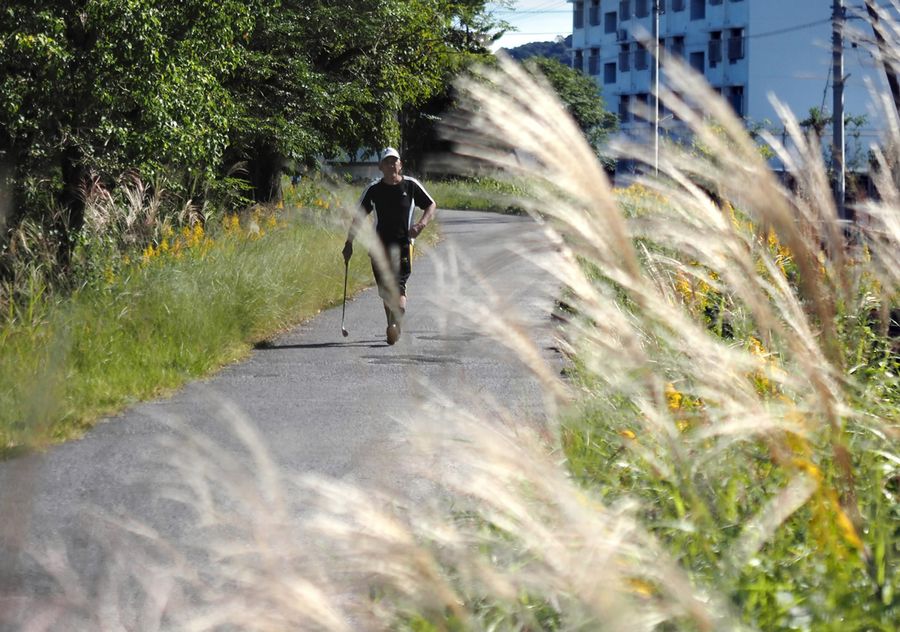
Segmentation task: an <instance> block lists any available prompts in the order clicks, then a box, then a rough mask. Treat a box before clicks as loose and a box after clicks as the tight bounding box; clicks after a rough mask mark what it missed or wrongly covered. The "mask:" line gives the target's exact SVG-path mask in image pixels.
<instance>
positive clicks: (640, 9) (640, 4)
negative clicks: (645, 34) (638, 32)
mask: <svg viewBox="0 0 900 632" xmlns="http://www.w3.org/2000/svg"><path fill="white" fill-rule="evenodd" d="M648 15H650V0H634V17H636V18H645V17H647V16H648Z"/></svg>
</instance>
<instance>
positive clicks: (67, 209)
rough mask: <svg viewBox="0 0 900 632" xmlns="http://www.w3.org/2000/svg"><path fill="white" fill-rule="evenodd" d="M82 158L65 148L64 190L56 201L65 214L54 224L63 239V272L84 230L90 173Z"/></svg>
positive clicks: (61, 258) (61, 244)
mask: <svg viewBox="0 0 900 632" xmlns="http://www.w3.org/2000/svg"><path fill="white" fill-rule="evenodd" d="M83 158H84V156H83V155H82V153H81V150H80V149H78V148H77V147H73V146H69V147H66V148H65V149H64V150H63V153H62V156H61V167H62V189H61V190H60V192H59V194H58V196H57V201H58V202H59V206H60V209H62V213H61V216H57V217H53V218H52V219H51V222H52V224H53V228H55V229H57V230H58V231H59V234H60V235H61V239H60V250H59V263H60V265H61V266H62V269H63V270H68V267H69V263H70V262H71V260H72V252H73V250H74V249H75V241H76V239H77V237H78V233H80V232H81V229H82V228H83V227H84V209H85V204H84V192H85V184H86V182H87V176H88V173H87V169H86V168H85V166H84V160H83Z"/></svg>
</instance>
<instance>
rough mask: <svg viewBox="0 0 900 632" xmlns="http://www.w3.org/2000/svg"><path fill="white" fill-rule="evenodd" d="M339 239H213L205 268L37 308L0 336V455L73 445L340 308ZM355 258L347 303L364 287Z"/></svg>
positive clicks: (295, 231)
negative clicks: (88, 432)
mask: <svg viewBox="0 0 900 632" xmlns="http://www.w3.org/2000/svg"><path fill="white" fill-rule="evenodd" d="M344 236H345V234H344V233H343V232H342V231H333V230H328V229H325V228H323V227H321V226H317V225H315V224H312V223H309V222H305V221H301V220H299V219H296V218H295V219H294V220H292V221H289V222H287V223H286V225H284V226H283V227H280V228H276V229H270V230H268V231H267V232H265V233H264V235H263V236H261V237H259V238H248V237H247V236H246V234H244V233H243V231H232V232H231V234H228V233H226V232H224V231H223V232H222V233H221V234H220V235H217V236H216V237H215V239H214V240H211V243H212V246H210V247H209V248H208V251H207V252H206V254H205V255H203V256H200V255H197V254H196V253H194V254H192V253H188V254H187V255H185V256H182V257H181V258H175V257H174V256H160V255H157V256H155V257H153V258H151V259H150V260H149V262H148V263H140V262H134V263H130V264H126V265H122V266H121V268H120V270H119V271H118V273H117V274H116V275H115V276H114V277H108V278H107V281H106V282H103V283H93V284H87V285H84V286H83V287H81V288H80V289H77V290H76V291H74V292H73V293H71V294H69V295H53V296H50V297H48V298H44V299H42V300H39V301H37V302H36V304H33V305H32V306H31V313H30V314H25V313H22V314H19V315H18V316H19V317H18V318H16V319H15V322H13V323H7V325H6V326H5V327H4V328H3V329H2V331H0V340H2V346H0V383H2V384H4V389H3V390H2V391H0V446H3V447H4V448H5V449H7V450H9V449H14V448H16V447H17V446H23V445H28V444H34V443H41V442H44V441H47V440H53V441H58V440H63V439H67V438H71V437H73V436H78V435H79V434H80V433H81V432H82V431H83V430H85V429H87V428H89V427H90V426H91V424H92V423H93V422H94V421H95V420H96V419H97V418H98V417H99V416H101V415H104V414H107V413H110V412H112V411H115V410H117V409H119V408H121V407H122V406H124V405H127V404H129V403H132V402H135V401H138V400H142V399H147V398H150V397H153V396H156V395H159V394H161V393H165V392H167V391H170V390H171V389H174V388H177V387H178V386H180V385H182V384H184V383H185V382H186V381H187V380H190V379H192V378H195V377H198V376H202V375H206V374H208V373H210V372H211V371H215V370H216V369H218V368H220V367H221V366H223V365H224V364H227V363H229V362H232V361H234V360H236V359H239V358H241V357H243V356H244V355H245V354H246V353H247V352H248V350H249V349H250V348H251V345H252V344H253V343H254V342H256V341H259V340H261V339H263V338H266V337H268V336H270V335H272V334H273V333H275V332H277V331H279V330H281V329H283V328H285V327H287V326H289V325H292V324H295V323H297V322H300V321H302V320H303V319H306V318H309V317H311V316H313V315H314V314H316V313H317V312H318V311H319V310H321V309H322V308H323V307H326V306H329V305H333V304H335V303H336V302H338V301H340V299H341V295H342V291H343V285H342V283H343V261H342V259H341V256H340V249H341V245H342V243H343V239H344ZM362 254H363V253H361V252H360V253H359V254H357V255H356V256H354V257H353V259H352V260H351V276H350V290H349V291H350V292H354V291H356V290H358V289H359V288H361V287H362V286H364V285H366V284H368V283H370V282H371V271H370V269H369V265H368V259H367V257H365V256H362Z"/></svg>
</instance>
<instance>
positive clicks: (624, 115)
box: [619, 94, 631, 123]
mask: <svg viewBox="0 0 900 632" xmlns="http://www.w3.org/2000/svg"><path fill="white" fill-rule="evenodd" d="M629 105H630V103H629V98H628V95H627V94H622V95H620V96H619V121H621V122H622V123H627V122H628V121H629V120H631V111H630V110H629Z"/></svg>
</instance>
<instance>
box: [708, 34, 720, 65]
mask: <svg viewBox="0 0 900 632" xmlns="http://www.w3.org/2000/svg"><path fill="white" fill-rule="evenodd" d="M707 54H708V56H709V67H710V68H715V67H716V64H718V63H719V62H720V61H722V31H713V32H712V33H710V34H709V50H708V51H707Z"/></svg>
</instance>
